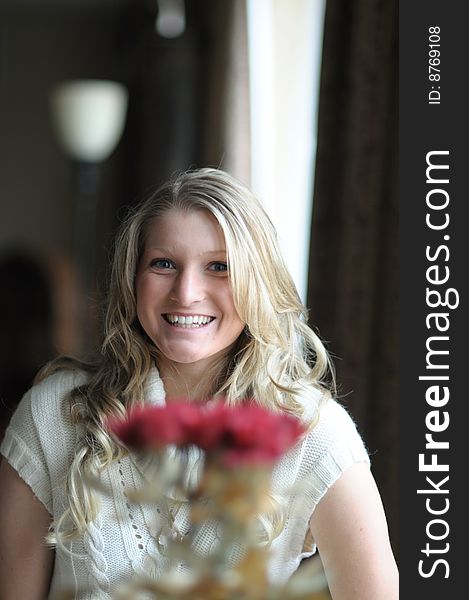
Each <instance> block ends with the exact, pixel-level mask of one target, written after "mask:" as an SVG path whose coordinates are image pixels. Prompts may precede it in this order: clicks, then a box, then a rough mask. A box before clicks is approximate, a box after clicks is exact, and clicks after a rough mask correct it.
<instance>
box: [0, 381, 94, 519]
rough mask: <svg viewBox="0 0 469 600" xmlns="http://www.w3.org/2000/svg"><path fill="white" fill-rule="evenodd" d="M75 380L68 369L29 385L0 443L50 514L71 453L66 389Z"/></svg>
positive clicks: (72, 436) (72, 439)
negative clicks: (56, 490)
mask: <svg viewBox="0 0 469 600" xmlns="http://www.w3.org/2000/svg"><path fill="white" fill-rule="evenodd" d="M79 383H82V381H79V380H78V379H77V377H76V373H74V372H70V371H69V372H60V373H56V374H54V375H52V376H50V377H48V378H47V379H46V380H44V381H43V382H41V383H40V384H38V385H35V386H33V387H32V388H31V389H30V390H29V391H28V392H27V393H26V394H25V395H24V396H23V398H22V399H21V401H20V403H19V405H18V407H17V408H16V410H15V412H14V414H13V416H12V418H11V420H10V423H9V425H8V427H7V430H6V432H5V435H4V438H3V440H2V444H1V447H0V452H1V454H2V455H3V456H4V457H5V458H6V460H7V461H8V462H9V463H10V465H11V466H12V467H13V468H14V469H15V470H16V471H17V473H18V474H19V475H20V477H21V478H22V479H23V480H24V481H25V482H26V483H27V484H28V485H29V486H30V488H31V489H32V491H33V493H34V495H35V496H36V497H37V498H38V499H39V500H40V501H41V502H42V503H43V504H44V506H45V507H46V509H47V510H48V512H49V513H50V514H51V515H53V514H54V506H53V504H54V493H55V489H56V488H57V486H63V484H64V478H65V477H66V471H67V467H68V466H69V464H70V461H71V459H72V456H73V448H74V442H75V439H76V432H75V426H73V425H72V423H71V421H70V408H69V402H68V392H70V390H71V389H73V387H75V386H76V385H78V384H79ZM64 440H65V443H64Z"/></svg>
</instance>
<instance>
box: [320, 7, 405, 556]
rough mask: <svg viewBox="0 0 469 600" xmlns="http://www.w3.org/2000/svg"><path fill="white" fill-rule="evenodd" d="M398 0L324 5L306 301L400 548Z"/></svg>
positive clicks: (393, 541)
mask: <svg viewBox="0 0 469 600" xmlns="http://www.w3.org/2000/svg"><path fill="white" fill-rule="evenodd" d="M397 35H398V18H397V1H394V0H354V2H342V1H340V0H329V1H328V2H327V6H326V15H325V30H324V47H323V64H322V73H321V83H320V100H319V115H318V148H317V156H316V175H315V187H314V194H313V217H312V230H311V252H310V273H309V285H308V306H309V307H310V309H311V313H310V318H311V324H312V325H313V326H314V327H315V328H316V329H317V330H318V332H319V335H320V336H321V338H322V339H324V340H325V341H326V343H327V346H328V348H329V350H330V352H331V353H332V355H333V357H334V362H335V365H336V370H337V380H338V384H339V399H340V401H341V402H342V403H343V404H344V405H345V406H346V407H347V408H348V409H349V411H350V413H351V414H352V416H353V417H354V418H355V421H356V422H357V426H358V428H359V430H360V432H361V433H362V435H363V437H364V439H365V443H366V445H367V447H368V450H369V452H370V455H371V462H372V471H373V473H374V476H375V479H376V480H377V484H378V487H379V489H380V492H381V496H382V498H383V503H384V506H385V510H386V514H387V518H388V524H389V529H390V535H391V542H392V544H393V547H394V552H395V554H396V557H397V553H398V418H399V417H398V355H397V349H398V284H397V281H398V272H397V264H398V250H397V245H398V205H397V203H398V197H397V181H398V174H397V116H398V115H397V111H398V109H397V96H398V94H397V77H398V74H397V45H398V42H397Z"/></svg>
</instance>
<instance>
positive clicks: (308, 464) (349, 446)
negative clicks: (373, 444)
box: [277, 398, 369, 501]
mask: <svg viewBox="0 0 469 600" xmlns="http://www.w3.org/2000/svg"><path fill="white" fill-rule="evenodd" d="M358 462H364V463H367V464H369V456H368V452H367V449H366V447H365V444H364V441H363V439H362V436H361V435H360V433H359V431H358V429H357V426H356V424H355V421H354V420H353V418H352V417H351V415H350V413H349V411H348V410H346V408H345V407H344V406H343V405H341V404H340V403H339V402H338V401H337V400H334V399H333V398H329V399H323V400H322V402H321V404H320V406H319V408H318V410H317V411H316V413H315V418H314V419H312V421H311V423H310V427H309V429H308V430H307V433H306V434H305V436H304V438H303V440H302V442H301V443H299V444H298V445H297V446H296V447H295V448H293V449H292V450H291V451H290V452H288V453H287V454H286V455H285V456H284V457H283V459H282V460H281V461H280V463H279V464H278V465H277V474H278V475H279V476H280V479H281V480H282V481H285V480H287V481H289V482H290V483H293V482H294V481H295V480H298V479H299V480H302V479H303V478H306V480H307V481H308V482H310V484H311V485H312V487H313V488H314V490H315V492H314V496H315V500H316V501H317V500H318V499H319V498H320V497H321V496H322V495H323V493H325V491H326V490H327V489H328V488H329V487H330V486H331V485H332V484H333V482H334V481H335V480H336V479H337V478H338V477H339V476H340V475H341V474H342V473H343V472H344V471H346V470H347V469H348V468H349V467H350V466H352V465H353V464H355V463H358Z"/></svg>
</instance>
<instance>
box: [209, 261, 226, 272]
mask: <svg viewBox="0 0 469 600" xmlns="http://www.w3.org/2000/svg"><path fill="white" fill-rule="evenodd" d="M210 270H211V271H215V272H217V273H225V272H226V271H228V265H227V263H225V262H215V263H212V264H211V265H210Z"/></svg>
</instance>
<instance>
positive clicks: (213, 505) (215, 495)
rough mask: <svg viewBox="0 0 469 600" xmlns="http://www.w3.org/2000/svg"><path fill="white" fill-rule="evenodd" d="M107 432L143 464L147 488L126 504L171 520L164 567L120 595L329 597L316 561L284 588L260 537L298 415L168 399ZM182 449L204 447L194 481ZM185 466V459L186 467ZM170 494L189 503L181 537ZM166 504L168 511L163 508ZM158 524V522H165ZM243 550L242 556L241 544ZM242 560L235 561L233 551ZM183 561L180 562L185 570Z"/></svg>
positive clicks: (125, 599)
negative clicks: (208, 534)
mask: <svg viewBox="0 0 469 600" xmlns="http://www.w3.org/2000/svg"><path fill="white" fill-rule="evenodd" d="M109 429H110V431H111V432H112V434H113V435H114V436H116V437H117V438H118V439H119V440H120V441H121V443H123V444H124V445H125V446H126V447H127V448H128V449H129V450H130V451H132V452H133V453H135V454H137V455H139V456H140V457H141V458H143V461H144V462H145V461H146V469H145V470H146V473H147V474H148V478H147V479H148V483H147V485H146V486H145V487H144V488H143V489H141V490H139V491H138V492H137V493H136V494H135V497H133V498H130V500H133V501H136V502H153V503H155V506H158V507H159V508H158V513H159V514H160V516H161V514H163V515H164V516H165V519H164V525H163V526H161V527H160V529H159V531H158V535H157V537H158V540H157V543H158V545H159V547H160V550H161V552H162V553H163V554H164V555H165V556H166V558H167V561H168V562H167V568H165V569H164V570H163V572H162V573H160V575H159V576H158V577H157V578H155V577H151V576H150V575H148V576H144V575H142V576H139V577H138V578H135V579H134V580H132V581H129V582H127V584H126V586H125V588H122V589H121V590H119V595H118V596H116V597H118V598H119V599H122V600H136V599H137V598H145V599H153V598H154V599H158V600H176V599H177V600H186V599H187V600H189V599H190V600H235V599H236V600H294V599H295V600H328V599H330V595H329V592H328V588H327V584H326V580H325V577H324V573H323V571H322V568H321V566H320V563H318V561H317V560H316V559H315V560H310V561H309V563H310V564H308V565H307V566H301V567H300V568H299V569H298V571H297V572H296V573H295V574H294V575H293V576H292V577H291V578H290V580H289V581H288V582H287V583H286V584H273V583H270V582H269V580H268V574H267V565H268V559H269V545H268V544H265V543H264V544H260V543H259V530H258V527H259V523H258V516H259V514H266V513H268V512H269V510H272V504H271V503H270V502H269V499H270V493H269V492H270V483H271V476H272V470H273V467H274V465H275V463H276V462H277V460H279V459H280V457H281V456H282V455H283V454H284V453H285V452H286V451H287V450H288V449H290V448H291V447H292V446H293V445H295V443H297V442H298V440H299V438H300V436H301V435H302V434H303V433H304V429H303V426H302V425H301V423H300V422H299V421H298V419H295V418H293V417H290V416H288V415H285V414H277V413H272V412H270V411H267V410H266V409H263V408H261V407H259V406H257V405H255V404H254V403H245V404H243V405H241V406H237V407H228V406H226V405H224V404H222V403H216V404H211V405H201V404H198V403H189V402H172V403H169V404H168V405H166V406H145V407H141V408H137V409H134V410H133V411H131V412H130V413H129V414H128V416H127V418H126V419H125V420H119V421H113V422H111V423H110V424H109ZM171 447H172V448H174V447H176V448H178V449H180V450H181V451H182V452H183V453H184V451H189V450H190V449H191V448H192V449H194V447H195V448H198V449H200V450H202V451H203V457H204V458H203V463H202V468H201V471H200V473H199V475H198V477H197V478H196V480H195V482H192V484H191V483H188V481H187V478H186V477H185V468H184V461H182V462H181V461H180V460H175V455H174V453H173V454H171V453H168V448H171ZM186 466H187V464H186ZM168 490H173V491H174V492H175V493H174V496H175V497H177V498H184V499H185V501H186V502H188V503H189V516H190V523H191V527H190V528H189V530H188V531H187V532H185V534H182V533H181V532H180V531H179V530H178V529H177V527H176V522H175V516H174V515H175V511H174V509H173V508H171V509H170V508H169V506H168V500H167V498H168ZM162 507H165V510H162ZM213 520H215V521H216V523H217V530H219V531H220V535H219V543H218V544H217V545H216V546H215V548H214V551H213V552H211V553H210V554H209V555H207V556H198V555H197V554H196V553H195V552H194V549H193V547H192V542H193V538H194V536H195V535H196V532H197V531H200V528H201V527H202V526H203V525H204V524H207V523H208V522H213ZM160 522H161V519H160ZM236 548H238V549H239V548H241V549H242V552H241V553H239V552H238V553H236V552H235V549H236ZM234 555H235V556H238V559H237V560H234V561H233V556H234ZM183 565H184V567H183V568H181V567H182V566H183Z"/></svg>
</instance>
